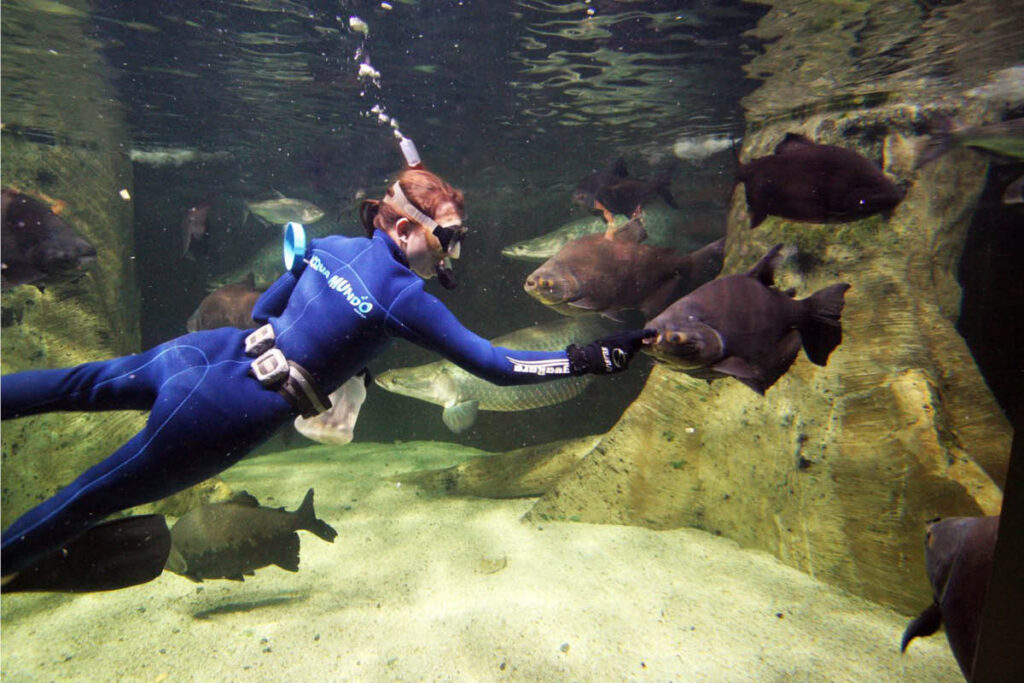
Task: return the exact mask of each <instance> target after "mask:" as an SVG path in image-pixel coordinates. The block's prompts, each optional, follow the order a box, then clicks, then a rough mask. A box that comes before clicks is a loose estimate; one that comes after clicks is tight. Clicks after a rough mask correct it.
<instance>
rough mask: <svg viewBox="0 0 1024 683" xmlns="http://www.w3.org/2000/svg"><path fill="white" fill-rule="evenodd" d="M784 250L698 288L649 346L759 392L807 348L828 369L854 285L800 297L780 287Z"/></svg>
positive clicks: (692, 370)
mask: <svg viewBox="0 0 1024 683" xmlns="http://www.w3.org/2000/svg"><path fill="white" fill-rule="evenodd" d="M781 249H782V245H781V244H779V245H776V246H774V247H772V249H770V250H769V251H768V253H767V254H765V256H764V257H763V258H762V259H761V260H760V261H758V262H757V265H755V266H754V267H753V268H751V269H750V270H749V271H748V272H747V273H745V274H742V275H729V276H726V277H723V278H719V279H717V280H714V281H713V282H709V283H707V284H706V285H703V286H701V287H698V288H697V289H695V290H694V291H693V292H691V293H689V294H687V295H686V296H684V297H683V298H682V299H680V300H679V301H677V302H675V303H674V304H672V305H671V306H669V307H668V308H666V309H665V310H664V312H662V313H661V315H659V316H658V317H656V318H654V319H653V320H651V321H650V322H648V323H647V324H645V325H644V327H650V328H654V329H655V330H657V331H658V335H657V337H655V338H654V339H652V340H651V341H650V343H648V345H647V346H646V348H645V349H644V350H645V351H647V352H648V353H650V354H651V355H653V356H654V357H655V358H657V359H658V360H660V361H663V362H665V363H668V364H669V365H671V366H672V367H674V368H676V369H679V370H682V371H683V372H686V373H688V374H691V375H694V376H696V377H701V378H704V379H707V380H709V381H710V380H712V379H716V378H718V377H727V376H728V377H735V378H736V379H738V380H739V381H741V382H743V383H744V384H746V385H747V386H748V387H750V388H751V389H753V390H754V391H756V392H757V393H759V394H764V392H765V391H767V390H768V388H769V387H770V386H772V385H773V384H775V382H776V381H777V380H778V379H779V378H780V377H782V375H784V374H785V373H786V371H787V370H788V369H789V366H790V365H792V364H793V361H794V360H796V356H797V354H798V353H799V352H800V346H801V344H803V347H804V351H806V353H807V357H808V358H810V359H811V362H812V363H815V364H817V365H822V366H823V365H825V364H826V363H827V362H828V357H829V354H831V353H832V351H833V350H834V349H835V348H836V347H837V346H839V343H840V342H841V341H842V338H843V332H842V328H841V326H840V323H839V316H840V314H841V313H842V310H843V303H844V302H843V296H844V295H845V293H846V290H847V289H849V288H850V285H848V284H845V283H841V284H836V285H832V286H830V287H826V288H824V289H822V290H820V291H818V292H816V293H815V294H813V295H812V296H810V297H808V298H807V299H802V300H796V299H793V297H792V295H791V294H790V293H788V292H780V291H779V290H778V289H776V288H775V276H774V272H775V267H776V264H777V263H778V260H779V258H780V256H779V251H780V250H781Z"/></svg>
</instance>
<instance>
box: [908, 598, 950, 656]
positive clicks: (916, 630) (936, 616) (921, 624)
mask: <svg viewBox="0 0 1024 683" xmlns="http://www.w3.org/2000/svg"><path fill="white" fill-rule="evenodd" d="M940 626H942V610H941V609H939V605H938V604H937V603H934V602H933V603H932V604H930V605H928V607H927V609H925V611H923V612H921V614H919V615H918V616H917V617H916V618H915V619H914V620H913V621H911V622H910V623H909V624H907V628H906V630H905V631H903V640H902V641H900V652H906V651H907V645H910V641H912V640H913V639H914V638H917V637H919V636H921V637H923V636H930V635H932V634H933V633H935V632H936V631H938V630H939V627H940Z"/></svg>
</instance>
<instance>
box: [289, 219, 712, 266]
mask: <svg viewBox="0 0 1024 683" xmlns="http://www.w3.org/2000/svg"><path fill="white" fill-rule="evenodd" d="M695 218H700V219H701V220H695ZM643 221H644V230H645V231H646V232H647V239H646V240H645V242H644V243H645V244H650V245H658V246H663V247H673V248H675V249H678V250H680V251H692V250H694V249H697V248H698V247H700V246H702V245H704V244H707V243H708V242H710V241H712V240H714V239H716V238H718V237H721V236H722V235H724V234H725V221H724V220H722V221H720V222H718V221H714V217H713V216H710V217H705V216H703V215H701V216H695V215H694V214H691V213H689V212H687V211H676V210H674V209H670V208H668V207H667V206H664V205H650V206H646V207H644V212H643ZM607 230H608V224H607V223H606V222H605V221H604V220H603V219H601V218H598V217H595V216H586V217H584V218H577V219H574V220H572V221H569V222H568V223H566V224H565V225H563V226H561V227H559V228H556V229H555V230H553V231H551V232H548V233H545V234H543V235H540V236H538V237H534V238H531V239H528V240H523V241H522V242H516V243H514V244H510V245H508V246H507V247H505V248H504V249H502V250H501V254H502V256H506V257H508V258H510V259H513V260H515V261H531V262H542V261H547V260H548V259H549V258H551V257H552V256H554V255H555V254H557V253H558V250H559V249H561V248H562V247H564V246H565V245H566V244H568V243H569V242H572V241H573V240H575V239H579V238H580V237H583V236H584V235H593V234H595V233H603V232H606V231H607ZM278 251H279V252H280V248H278ZM277 260H278V261H280V260H281V259H280V257H279V258H278V259H277Z"/></svg>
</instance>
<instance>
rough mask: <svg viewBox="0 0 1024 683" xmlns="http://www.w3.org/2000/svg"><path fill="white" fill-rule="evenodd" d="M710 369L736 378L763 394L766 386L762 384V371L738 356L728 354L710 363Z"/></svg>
mask: <svg viewBox="0 0 1024 683" xmlns="http://www.w3.org/2000/svg"><path fill="white" fill-rule="evenodd" d="M711 369H712V370H714V371H715V372H718V373H721V374H723V375H729V376H730V377H734V378H736V379H738V380H739V381H741V382H743V383H744V384H746V385H747V386H748V387H750V388H751V389H753V390H754V391H756V392H757V393H759V394H763V393H764V390H765V389H766V388H767V387H765V386H763V384H764V382H763V380H762V376H763V375H764V373H762V372H761V370H760V369H759V368H757V367H755V366H754V365H751V364H750V363H748V362H747V361H746V360H745V359H743V358H740V357H739V356H729V357H728V358H725V359H724V360H721V361H719V362H717V363H715V364H714V365H712V366H711Z"/></svg>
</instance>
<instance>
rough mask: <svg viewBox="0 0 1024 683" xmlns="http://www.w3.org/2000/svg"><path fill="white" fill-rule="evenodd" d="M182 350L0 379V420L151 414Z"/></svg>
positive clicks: (166, 349)
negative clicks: (58, 414) (72, 413)
mask: <svg viewBox="0 0 1024 683" xmlns="http://www.w3.org/2000/svg"><path fill="white" fill-rule="evenodd" d="M181 355H182V351H181V350H180V349H179V348H178V347H175V346H173V345H161V346H157V347H154V348H152V349H150V350H148V351H146V352H145V353H139V354H135V355H131V356H122V357H120V358H113V359H111V360H104V361H97V362H94V363H83V364H82V365H77V366H75V367H71V368H60V369H56V370H28V371H26V372H17V373H13V374H9V375H4V376H3V377H2V378H0V418H2V419H4V420H8V419H11V418H15V417H23V416H26V415H35V414H37V413H46V412H50V411H55V410H148V409H149V408H150V406H152V405H153V401H154V400H155V398H156V390H157V388H158V387H159V383H160V381H161V378H162V376H163V375H164V374H165V373H166V371H167V369H168V367H169V366H170V365H171V364H172V363H174V362H176V361H177V362H182V361H183V360H184V361H185V362H188V361H190V360H191V361H192V362H194V360H193V359H182V358H181Z"/></svg>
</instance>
